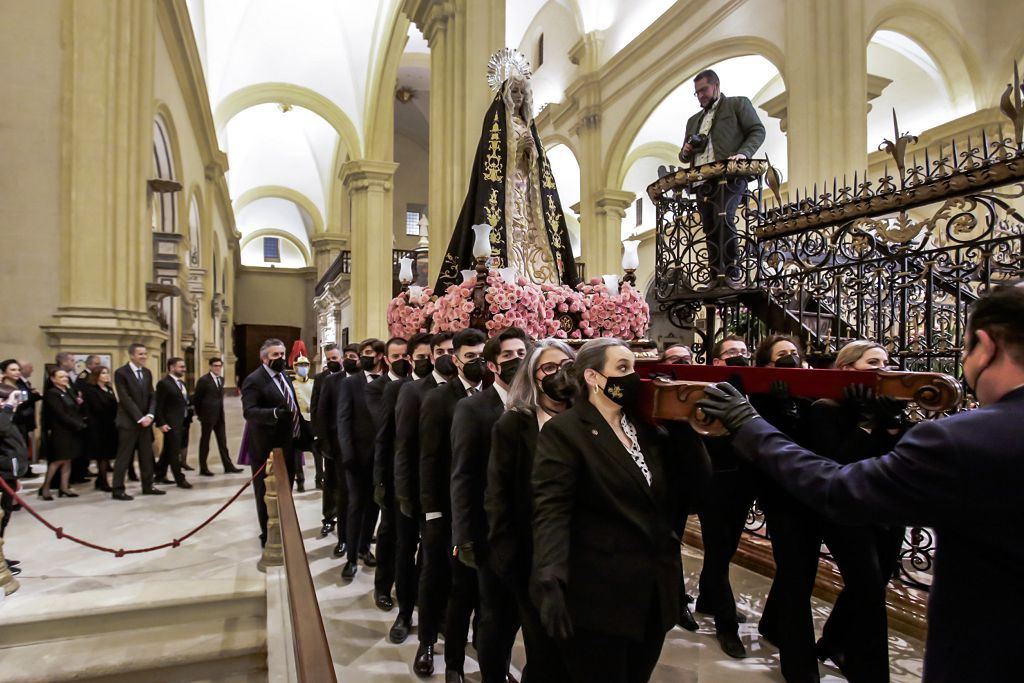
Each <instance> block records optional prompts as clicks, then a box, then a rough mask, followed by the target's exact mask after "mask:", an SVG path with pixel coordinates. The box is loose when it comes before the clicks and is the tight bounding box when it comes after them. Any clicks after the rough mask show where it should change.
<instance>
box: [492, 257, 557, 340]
mask: <svg viewBox="0 0 1024 683" xmlns="http://www.w3.org/2000/svg"><path fill="white" fill-rule="evenodd" d="M484 300H485V302H486V306H487V317H488V320H487V323H486V325H487V336H489V337H493V336H495V335H496V334H498V333H499V332H501V331H502V330H503V329H505V328H506V327H519V328H522V329H523V331H525V332H526V334H528V335H529V336H531V337H533V338H534V339H542V338H544V337H546V336H548V321H549V320H550V318H549V317H547V313H546V312H545V299H544V293H543V292H542V291H541V289H540V287H537V286H536V285H533V284H529V283H528V282H527V281H526V279H525V278H519V279H518V280H516V282H515V283H509V282H506V281H505V279H504V278H503V277H502V276H501V274H500V273H498V271H496V270H492V271H490V272H489V273H488V274H487V292H486V294H485V297H484Z"/></svg>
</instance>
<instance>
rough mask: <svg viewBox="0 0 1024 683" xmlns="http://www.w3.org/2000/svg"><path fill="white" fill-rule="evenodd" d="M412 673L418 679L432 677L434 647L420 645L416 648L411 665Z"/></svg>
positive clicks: (424, 644)
mask: <svg viewBox="0 0 1024 683" xmlns="http://www.w3.org/2000/svg"><path fill="white" fill-rule="evenodd" d="M412 671H413V673H415V674H416V675H417V676H419V677H420V678H430V677H431V676H433V675H434V646H433V645H427V644H426V643H420V646H419V647H418V648H416V659H414V660H413V663H412Z"/></svg>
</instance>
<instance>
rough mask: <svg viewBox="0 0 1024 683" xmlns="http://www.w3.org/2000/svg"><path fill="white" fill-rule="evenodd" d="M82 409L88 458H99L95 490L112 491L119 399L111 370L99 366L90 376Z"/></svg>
mask: <svg viewBox="0 0 1024 683" xmlns="http://www.w3.org/2000/svg"><path fill="white" fill-rule="evenodd" d="M82 399H83V400H84V401H85V403H84V404H83V406H82V407H83V408H84V409H85V416H86V420H87V423H88V426H87V427H86V428H85V457H87V458H95V459H96V469H97V471H98V474H97V475H96V488H97V489H99V490H100V491H110V482H109V481H108V480H107V471H108V470H109V469H110V461H111V460H113V459H114V458H115V457H116V456H117V427H116V425H115V424H114V421H115V420H116V419H117V397H116V396H115V395H114V388H113V387H112V386H111V384H110V368H107V367H99V368H97V369H96V370H94V371H93V372H91V373H90V374H89V379H88V381H87V383H86V385H85V387H84V388H83V389H82Z"/></svg>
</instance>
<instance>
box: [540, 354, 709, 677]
mask: <svg viewBox="0 0 1024 683" xmlns="http://www.w3.org/2000/svg"><path fill="white" fill-rule="evenodd" d="M633 362H634V356H633V353H632V351H630V350H629V348H628V347H627V346H626V345H625V344H624V343H623V342H622V341H620V340H618V339H612V338H603V339H594V340H591V341H589V342H587V343H586V344H584V345H583V348H582V349H580V352H579V353H578V354H577V356H576V362H575V374H576V378H577V383H578V384H577V386H578V391H579V394H578V396H577V399H576V401H575V403H573V406H572V407H571V408H570V409H568V410H566V411H565V412H563V413H561V414H560V415H557V416H555V417H553V418H552V419H551V420H550V421H548V422H547V423H546V424H545V425H544V428H543V429H541V432H540V436H539V437H538V438H537V450H536V455H535V459H534V464H533V475H532V479H531V484H532V486H533V497H534V516H533V521H534V529H533V553H534V556H533V573H532V575H531V577H530V591H531V595H532V597H533V599H534V603H535V604H536V605H537V607H538V608H539V611H540V617H541V623H542V624H543V626H544V629H545V631H546V632H547V633H548V635H550V636H551V637H553V638H555V639H556V640H557V641H560V646H561V650H562V654H563V659H564V662H565V665H566V668H567V669H568V672H569V680H571V681H587V682H592V681H602V682H606V683H627V682H628V683H642V682H643V681H647V680H648V679H649V678H650V675H651V672H652V671H653V670H654V667H655V665H656V664H657V662H658V657H659V656H660V654H661V647H662V644H663V643H664V641H665V634H666V633H667V632H668V631H669V629H671V628H672V627H673V626H674V625H675V623H676V620H677V618H678V616H679V586H680V583H681V580H682V568H681V558H680V551H679V543H680V536H681V533H682V527H683V523H684V521H685V514H686V510H685V507H684V506H683V505H682V504H681V502H680V501H683V500H685V495H684V490H683V488H684V487H683V484H684V479H685V477H684V476H681V475H680V470H679V468H677V467H676V466H675V464H676V462H677V461H678V460H679V459H680V456H686V455H688V454H692V453H693V452H696V450H698V449H699V450H703V446H702V445H701V443H700V441H699V440H698V439H697V436H696V433H694V432H692V431H691V432H690V434H689V435H688V436H686V437H685V438H686V441H685V442H675V443H673V444H672V453H671V454H669V453H667V452H666V453H665V454H664V455H663V453H662V451H663V450H664V445H663V444H662V443H661V437H660V435H659V433H658V432H656V431H655V430H654V429H653V428H650V427H648V426H647V425H646V424H644V423H643V422H641V421H639V420H638V419H637V416H636V414H635V412H634V411H635V409H636V407H637V404H638V403H637V402H638V399H639V390H640V378H639V376H638V375H637V374H636V372H635V371H634V369H633Z"/></svg>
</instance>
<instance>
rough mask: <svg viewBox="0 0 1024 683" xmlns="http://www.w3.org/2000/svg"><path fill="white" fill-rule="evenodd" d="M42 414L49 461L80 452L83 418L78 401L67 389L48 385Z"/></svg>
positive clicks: (77, 454)
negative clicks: (46, 435) (46, 434)
mask: <svg viewBox="0 0 1024 683" xmlns="http://www.w3.org/2000/svg"><path fill="white" fill-rule="evenodd" d="M43 415H44V424H45V425H46V430H47V431H48V432H49V434H48V438H47V444H48V445H47V453H46V455H47V457H48V458H49V459H50V460H51V461H56V460H70V459H72V458H77V457H78V456H80V455H81V454H82V436H83V435H82V431H83V430H84V429H85V419H84V418H83V417H82V410H81V408H80V407H79V405H78V402H77V401H76V400H75V398H74V397H73V396H72V395H71V392H69V391H63V390H61V389H58V388H57V387H55V386H52V387H50V388H49V389H48V390H47V392H46V395H45V396H44V397H43Z"/></svg>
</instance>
